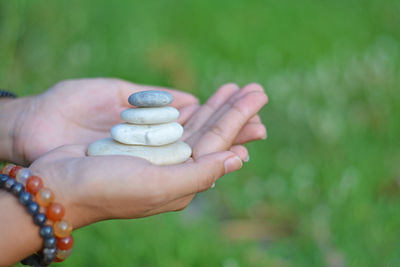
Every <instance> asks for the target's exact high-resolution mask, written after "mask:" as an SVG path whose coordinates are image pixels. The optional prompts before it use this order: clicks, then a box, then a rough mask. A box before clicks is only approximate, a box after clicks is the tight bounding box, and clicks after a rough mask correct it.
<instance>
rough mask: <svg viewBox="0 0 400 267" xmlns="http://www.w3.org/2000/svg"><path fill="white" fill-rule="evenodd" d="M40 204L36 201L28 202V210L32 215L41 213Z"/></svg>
mask: <svg viewBox="0 0 400 267" xmlns="http://www.w3.org/2000/svg"><path fill="white" fill-rule="evenodd" d="M39 208H40V207H39V204H38V203H36V202H35V201H30V202H29V203H28V204H26V210H27V211H28V213H29V214H30V215H33V216H35V215H36V214H38V213H39Z"/></svg>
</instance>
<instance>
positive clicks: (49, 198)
mask: <svg viewBox="0 0 400 267" xmlns="http://www.w3.org/2000/svg"><path fill="white" fill-rule="evenodd" d="M53 199H54V194H53V192H52V191H51V190H50V189H48V188H42V189H40V190H39V192H37V193H36V202H37V203H38V204H39V205H40V206H43V207H48V206H49V205H50V203H51V202H53Z"/></svg>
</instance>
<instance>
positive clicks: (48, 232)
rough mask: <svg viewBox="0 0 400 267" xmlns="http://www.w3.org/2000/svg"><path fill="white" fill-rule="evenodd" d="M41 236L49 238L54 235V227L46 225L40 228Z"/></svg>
mask: <svg viewBox="0 0 400 267" xmlns="http://www.w3.org/2000/svg"><path fill="white" fill-rule="evenodd" d="M40 236H41V237H43V238H49V237H53V236H54V230H53V227H51V226H50V225H45V226H42V227H41V228H40Z"/></svg>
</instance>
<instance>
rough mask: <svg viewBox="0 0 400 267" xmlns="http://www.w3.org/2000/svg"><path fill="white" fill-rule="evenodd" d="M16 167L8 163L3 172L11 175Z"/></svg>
mask: <svg viewBox="0 0 400 267" xmlns="http://www.w3.org/2000/svg"><path fill="white" fill-rule="evenodd" d="M14 167H16V165H14V164H11V163H8V164H7V165H6V166H4V168H3V169H2V170H1V173H2V174H6V175H9V174H10V171H11V169H12V168H14Z"/></svg>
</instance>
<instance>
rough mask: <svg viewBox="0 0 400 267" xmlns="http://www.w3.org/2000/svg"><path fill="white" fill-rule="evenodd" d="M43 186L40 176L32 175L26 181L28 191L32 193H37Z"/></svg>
mask: <svg viewBox="0 0 400 267" xmlns="http://www.w3.org/2000/svg"><path fill="white" fill-rule="evenodd" d="M42 187H43V182H42V179H41V178H40V177H38V176H31V177H29V178H28V180H27V181H26V191H28V192H29V193H31V194H32V195H36V193H37V192H39V190H40V189H42Z"/></svg>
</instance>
